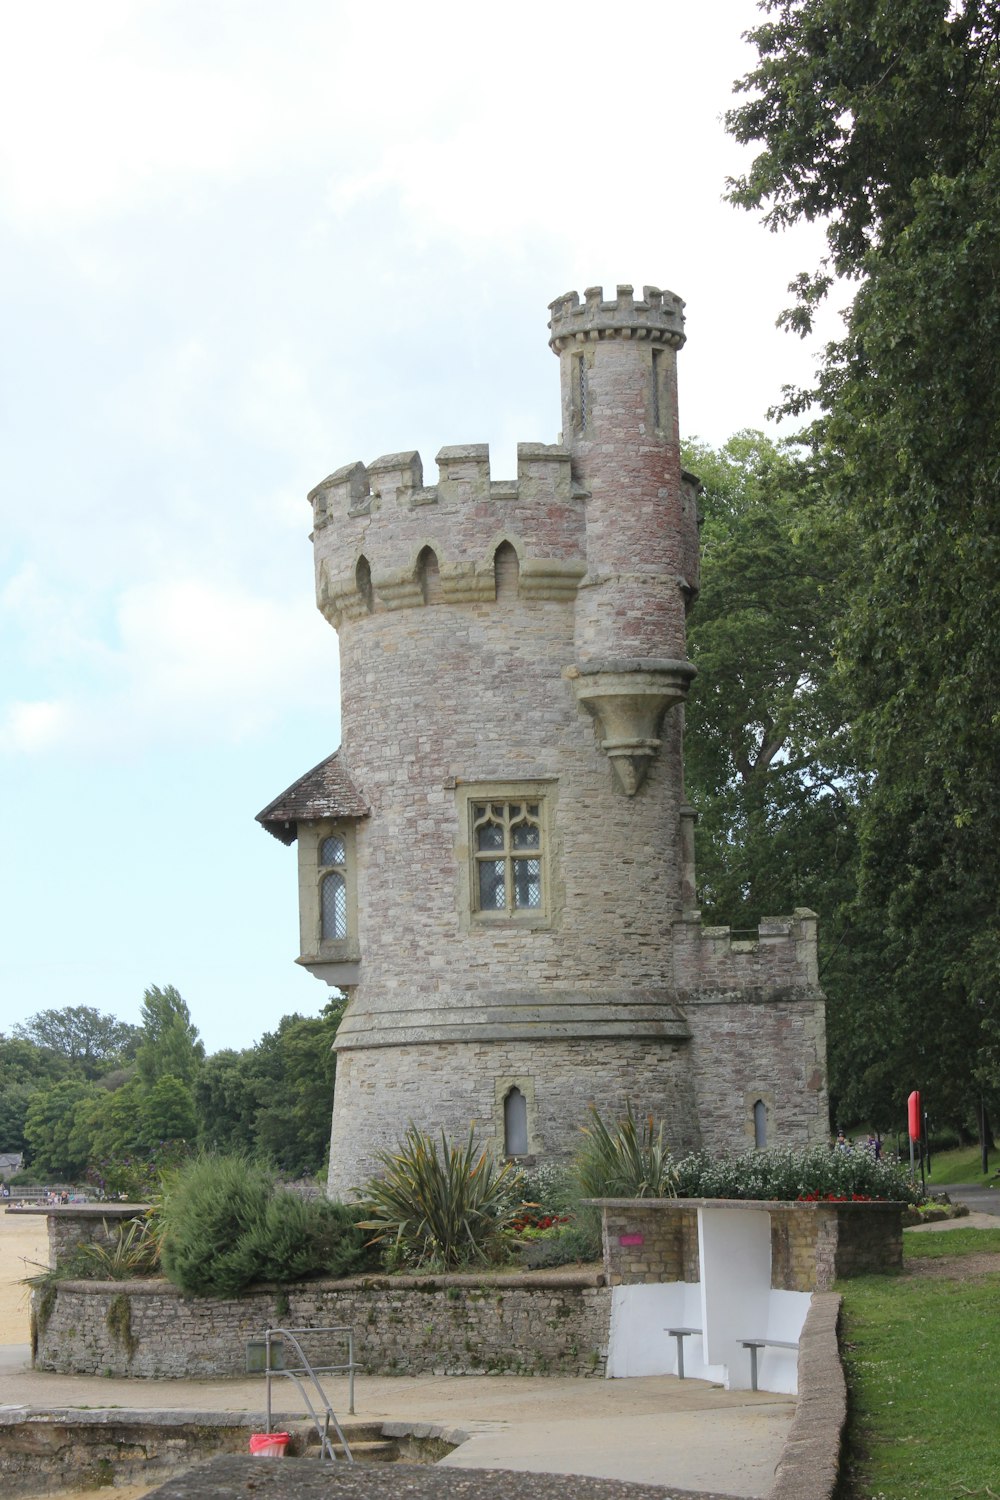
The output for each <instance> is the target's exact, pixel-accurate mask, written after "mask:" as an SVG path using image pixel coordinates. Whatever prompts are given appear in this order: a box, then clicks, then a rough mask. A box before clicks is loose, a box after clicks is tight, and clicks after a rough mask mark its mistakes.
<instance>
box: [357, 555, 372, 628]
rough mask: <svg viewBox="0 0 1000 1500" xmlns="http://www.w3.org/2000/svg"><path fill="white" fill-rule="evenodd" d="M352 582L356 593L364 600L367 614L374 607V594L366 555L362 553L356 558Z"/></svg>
mask: <svg viewBox="0 0 1000 1500" xmlns="http://www.w3.org/2000/svg"><path fill="white" fill-rule="evenodd" d="M354 582H355V584H356V585H357V590H358V593H359V594H360V595H361V597H362V599H363V600H364V605H365V609H366V610H367V611H368V613H369V614H371V613H372V611H373V610H374V608H375V594H374V592H373V590H372V570H371V567H370V565H369V562H368V559H367V557H365V556H364V554H363V553H362V555H361V556H360V557H359V558H358V565H357V567H356V568H355V569H354Z"/></svg>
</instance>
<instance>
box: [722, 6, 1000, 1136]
mask: <svg viewBox="0 0 1000 1500" xmlns="http://www.w3.org/2000/svg"><path fill="white" fill-rule="evenodd" d="M762 9H763V10H764V11H765V14H766V16H767V19H766V21H765V22H764V24H762V25H761V26H759V27H757V28H756V29H755V30H754V31H753V32H751V33H750V39H751V40H752V41H753V43H754V44H755V45H756V47H757V50H758V54H759V65H758V66H757V68H755V69H754V70H753V71H752V72H751V73H750V74H749V75H748V77H747V78H746V79H744V80H743V81H742V83H741V84H740V86H739V87H740V89H741V90H742V91H743V92H744V93H746V94H747V96H748V97H747V99H746V100H745V102H743V103H742V104H740V105H739V106H738V107H737V108H735V109H734V110H733V111H731V113H730V115H729V116H728V124H729V128H730V130H731V132H732V133H733V134H734V135H735V136H736V138H737V139H738V140H740V141H742V142H744V143H753V144H757V145H759V146H760V148H761V149H760V150H759V152H758V155H757V156H756V158H755V160H754V162H753V164H752V166H751V168H750V170H749V172H748V173H747V174H746V175H745V176H744V177H743V178H741V179H739V180H738V181H735V182H734V183H732V184H731V189H730V191H731V197H732V199H733V201H735V202H737V203H739V204H742V205H743V206H744V207H747V208H753V209H759V210H762V211H763V214H764V217H765V221H766V222H768V223H769V224H771V225H772V227H775V228H780V227H782V226H784V225H786V224H790V223H793V222H795V221H797V220H800V219H819V220H822V221H823V222H824V223H825V225H826V234H827V245H828V254H827V257H826V259H825V260H824V262H823V263H822V264H821V265H819V266H816V267H813V268H811V269H809V270H808V271H805V272H803V274H802V275H801V276H800V277H799V278H798V280H797V282H796V283H794V285H793V291H794V293H795V295H796V304H795V306H793V307H792V308H791V309H789V310H788V311H786V313H785V314H784V315H783V319H784V321H785V322H786V323H787V324H788V325H789V326H790V327H792V328H795V329H798V330H799V331H802V332H804V331H808V329H809V328H810V326H811V322H812V316H813V312H814V309H815V306H816V303H817V301H818V300H819V299H820V298H821V297H822V296H823V295H825V294H826V292H827V291H828V290H829V287H830V285H831V278H832V277H834V276H839V277H842V278H852V279H854V280H855V281H856V282H857V290H856V292H855V294H854V296H853V300H852V302H851V305H850V307H849V309H848V312H847V315H846V321H845V332H844V336H843V338H842V339H840V340H839V341H837V342H836V343H834V344H831V345H829V346H828V347H827V349H826V351H825V354H824V356H823V359H822V362H821V365H820V369H819V373H818V379H817V382H816V385H815V388H814V389H813V390H812V391H809V392H806V393H796V392H791V393H789V397H788V402H787V409H788V410H790V411H793V412H794V411H803V410H805V409H807V408H808V407H811V408H812V410H813V415H814V421H813V426H812V427H811V429H810V432H809V439H810V441H811V443H812V445H813V447H814V451H815V453H816V456H817V464H818V467H819V469H820V470H821V471H822V473H823V476H824V479H823V482H824V485H825V488H826V492H827V494H828V496H829V497H830V500H831V504H834V505H835V506H836V507H837V508H838V509H839V512H840V516H841V520H840V528H841V535H842V544H843V546H844V548H845V549H846V548H849V549H850V554H849V555H850V567H845V568H844V570H843V573H842V580H841V587H842V594H843V600H842V610H841V614H840V620H839V625H838V631H837V637H836V641H835V646H834V650H835V657H836V663H837V672H838V677H839V682H840V689H839V691H840V693H841V696H842V700H843V703H844V708H845V713H846V716H847V718H848V719H849V721H850V723H851V725H852V735H853V744H854V753H855V757H856V760H857V763H858V765H859V768H860V770H861V772H862V774H863V775H864V776H865V777H866V778H867V788H866V792H865V795H864V797H863V799H862V802H861V805H860V820H859V837H860V861H861V863H860V872H859V895H858V910H859V911H861V910H862V909H865V910H867V912H868V913H869V921H870V914H871V912H872V911H873V910H877V911H878V913H879V915H880V919H881V924H882V929H883V936H882V941H881V943H880V944H879V951H878V966H877V969H876V971H875V974H874V975H873V985H874V984H877V985H878V987H879V997H878V998H879V1004H885V1003H886V1000H887V996H888V997H889V1001H890V1003H891V1007H892V1009H893V1011H894V1014H895V1019H896V1022H897V1025H898V1026H899V1027H900V1029H901V1034H902V1036H903V1038H904V1041H905V1046H904V1048H903V1062H904V1065H905V1066H906V1067H908V1068H909V1069H910V1070H911V1076H912V1075H919V1076H918V1077H916V1078H915V1081H923V1082H924V1083H925V1087H927V1088H928V1090H929V1091H930V1092H931V1093H933V1091H934V1087H936V1088H937V1089H938V1092H939V1095H941V1096H944V1095H947V1096H948V1107H949V1109H950V1110H953V1111H957V1110H958V1109H959V1108H960V1105H959V1099H960V1098H964V1099H965V1100H966V1107H967V1104H968V1100H969V1097H970V1094H972V1093H977V1092H978V1091H979V1090H980V1089H981V1088H985V1089H989V1090H990V1091H991V1092H993V1094H994V1099H996V1085H995V1083H994V1082H993V1078H994V1077H995V1073H994V1072H993V1071H991V1069H990V1067H989V1065H988V1063H989V1058H988V1053H987V1052H986V1051H984V1047H985V1046H986V1045H987V1044H988V1040H989V1037H990V1036H991V1035H993V1034H995V1026H996V1017H997V1010H996V1007H997V977H998V954H1000V925H998V922H1000V918H998V912H1000V880H998V849H1000V804H998V799H997V798H996V795H995V781H996V774H995V767H996V765H997V763H998V752H1000V692H998V688H1000V678H998V672H1000V665H998V664H1000V609H998V608H997V604H998V598H997V578H998V562H1000V498H998V486H997V479H998V469H1000V457H998V454H1000V379H998V368H997V357H996V350H997V348H998V343H1000V340H998V335H1000V282H998V279H997V276H996V267H997V265H998V264H1000V110H998V104H1000V7H998V6H997V5H996V4H987V3H976V0H966V3H954V0H764V4H763V6H762ZM991 1028H992V1029H991ZM931 1079H933V1081H934V1082H933V1087H932V1085H931V1082H930V1080H931ZM900 1086H902V1084H901V1085H900Z"/></svg>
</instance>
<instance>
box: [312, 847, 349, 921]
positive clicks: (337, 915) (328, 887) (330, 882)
mask: <svg viewBox="0 0 1000 1500" xmlns="http://www.w3.org/2000/svg"><path fill="white" fill-rule="evenodd" d="M319 935H320V938H321V940H322V941H323V942H324V943H327V942H331V941H335V940H337V939H340V938H345V937H346V936H347V843H346V840H345V839H344V837H343V835H342V834H339V833H331V834H328V835H327V836H326V837H325V838H322V839H320V843H319Z"/></svg>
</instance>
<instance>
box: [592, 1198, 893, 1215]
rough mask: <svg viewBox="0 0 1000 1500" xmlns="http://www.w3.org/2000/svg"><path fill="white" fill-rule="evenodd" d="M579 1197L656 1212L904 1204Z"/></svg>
mask: <svg viewBox="0 0 1000 1500" xmlns="http://www.w3.org/2000/svg"><path fill="white" fill-rule="evenodd" d="M582 1201H583V1202H584V1203H589V1204H592V1205H593V1206H594V1207H595V1208H628V1209H633V1210H634V1209H637V1208H638V1209H654V1210H656V1212H658V1213H676V1212H679V1211H680V1210H681V1209H683V1208H735V1209H743V1210H746V1211H753V1212H757V1213H760V1212H762V1211H763V1212H765V1213H772V1212H775V1211H776V1210H779V1209H780V1210H782V1211H784V1212H787V1211H788V1210H789V1209H794V1210H796V1211H800V1210H806V1209H811V1210H813V1211H814V1212H815V1210H817V1209H821V1208H824V1209H829V1208H836V1209H838V1210H840V1209H843V1208H849V1209H864V1210H865V1211H866V1212H868V1211H870V1210H871V1209H873V1208H874V1209H881V1210H882V1211H883V1212H887V1211H889V1210H890V1209H891V1210H898V1209H902V1208H905V1207H906V1204H905V1203H901V1202H899V1201H898V1200H897V1199H893V1198H865V1199H863V1200H860V1201H855V1200H854V1199H852V1198H812V1199H806V1198H584V1199H583V1200H582Z"/></svg>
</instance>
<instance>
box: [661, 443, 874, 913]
mask: <svg viewBox="0 0 1000 1500" xmlns="http://www.w3.org/2000/svg"><path fill="white" fill-rule="evenodd" d="M684 462H685V464H687V465H688V466H689V467H690V468H692V469H693V470H694V471H695V472H696V473H697V474H698V477H699V478H700V479H701V481H702V484H703V486H704V491H703V494H702V497H701V505H702V512H703V518H704V519H703V524H702V577H701V594H700V596H699V600H698V605H697V608H696V609H695V611H694V613H693V614H692V617H691V623H690V627H689V631H688V644H689V649H690V652H691V656H692V660H693V661H694V662H695V664H696V666H697V667H698V676H697V677H696V679H695V682H694V685H693V688H692V692H691V697H690V699H689V703H688V707H687V709H686V712H685V773H686V783H687V793H688V796H689V797H690V798H691V799H692V801H693V802H694V804H695V806H696V807H697V808H698V811H699V814H700V819H699V827H698V873H699V887H700V890H699V899H700V902H701V904H702V906H703V908H704V910H705V912H706V915H707V917H708V920H710V921H719V922H729V923H733V924H734V925H736V926H740V927H748V926H756V924H757V923H758V922H759V921H760V919H761V917H763V916H766V915H773V914H774V913H776V912H779V911H786V910H791V908H792V907H794V906H816V907H817V908H822V909H824V910H827V911H828V910H829V907H830V905H831V904H836V905H839V904H840V903H841V902H842V901H843V900H844V899H845V895H846V894H849V890H848V891H845V888H844V882H845V880H846V882H847V884H848V887H850V876H851V871H852V863H853V860H854V856H855V853H856V841H855V836H854V829H853V815H854V810H855V802H856V795H855V785H856V780H857V778H856V775H855V772H854V768H853V765H852V762H851V752H850V744H849V741H848V739H847V735H846V731H845V729H844V722H843V709H842V706H841V704H840V702H839V699H838V695H837V692H836V689H835V686H834V684H833V680H832V677H833V656H832V642H833V637H834V632H835V629H836V620H837V613H838V608H839V589H838V572H839V556H838V552H837V549H836V547H835V545H834V544H833V539H834V532H833V530H832V528H831V525H830V521H829V518H828V515H827V512H826V508H825V506H824V505H823V503H822V496H821V494H820V493H819V491H818V489H817V486H816V484H815V481H814V478H813V474H812V465H811V461H810V458H809V455H808V454H807V453H805V452H804V451H793V450H791V449H789V448H788V447H785V448H779V447H778V446H777V445H776V444H774V443H773V442H771V441H770V440H769V439H767V438H766V437H764V435H763V434H762V433H759V432H742V433H738V434H737V435H736V436H735V437H733V438H731V439H730V440H729V442H728V443H726V444H725V445H724V446H723V447H722V448H721V449H720V450H718V451H717V452H716V451H713V450H712V449H710V448H708V447H706V446H705V445H704V444H688V445H687V446H686V447H685V451H684ZM831 887H832V888H833V892H834V895H833V897H831Z"/></svg>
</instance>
